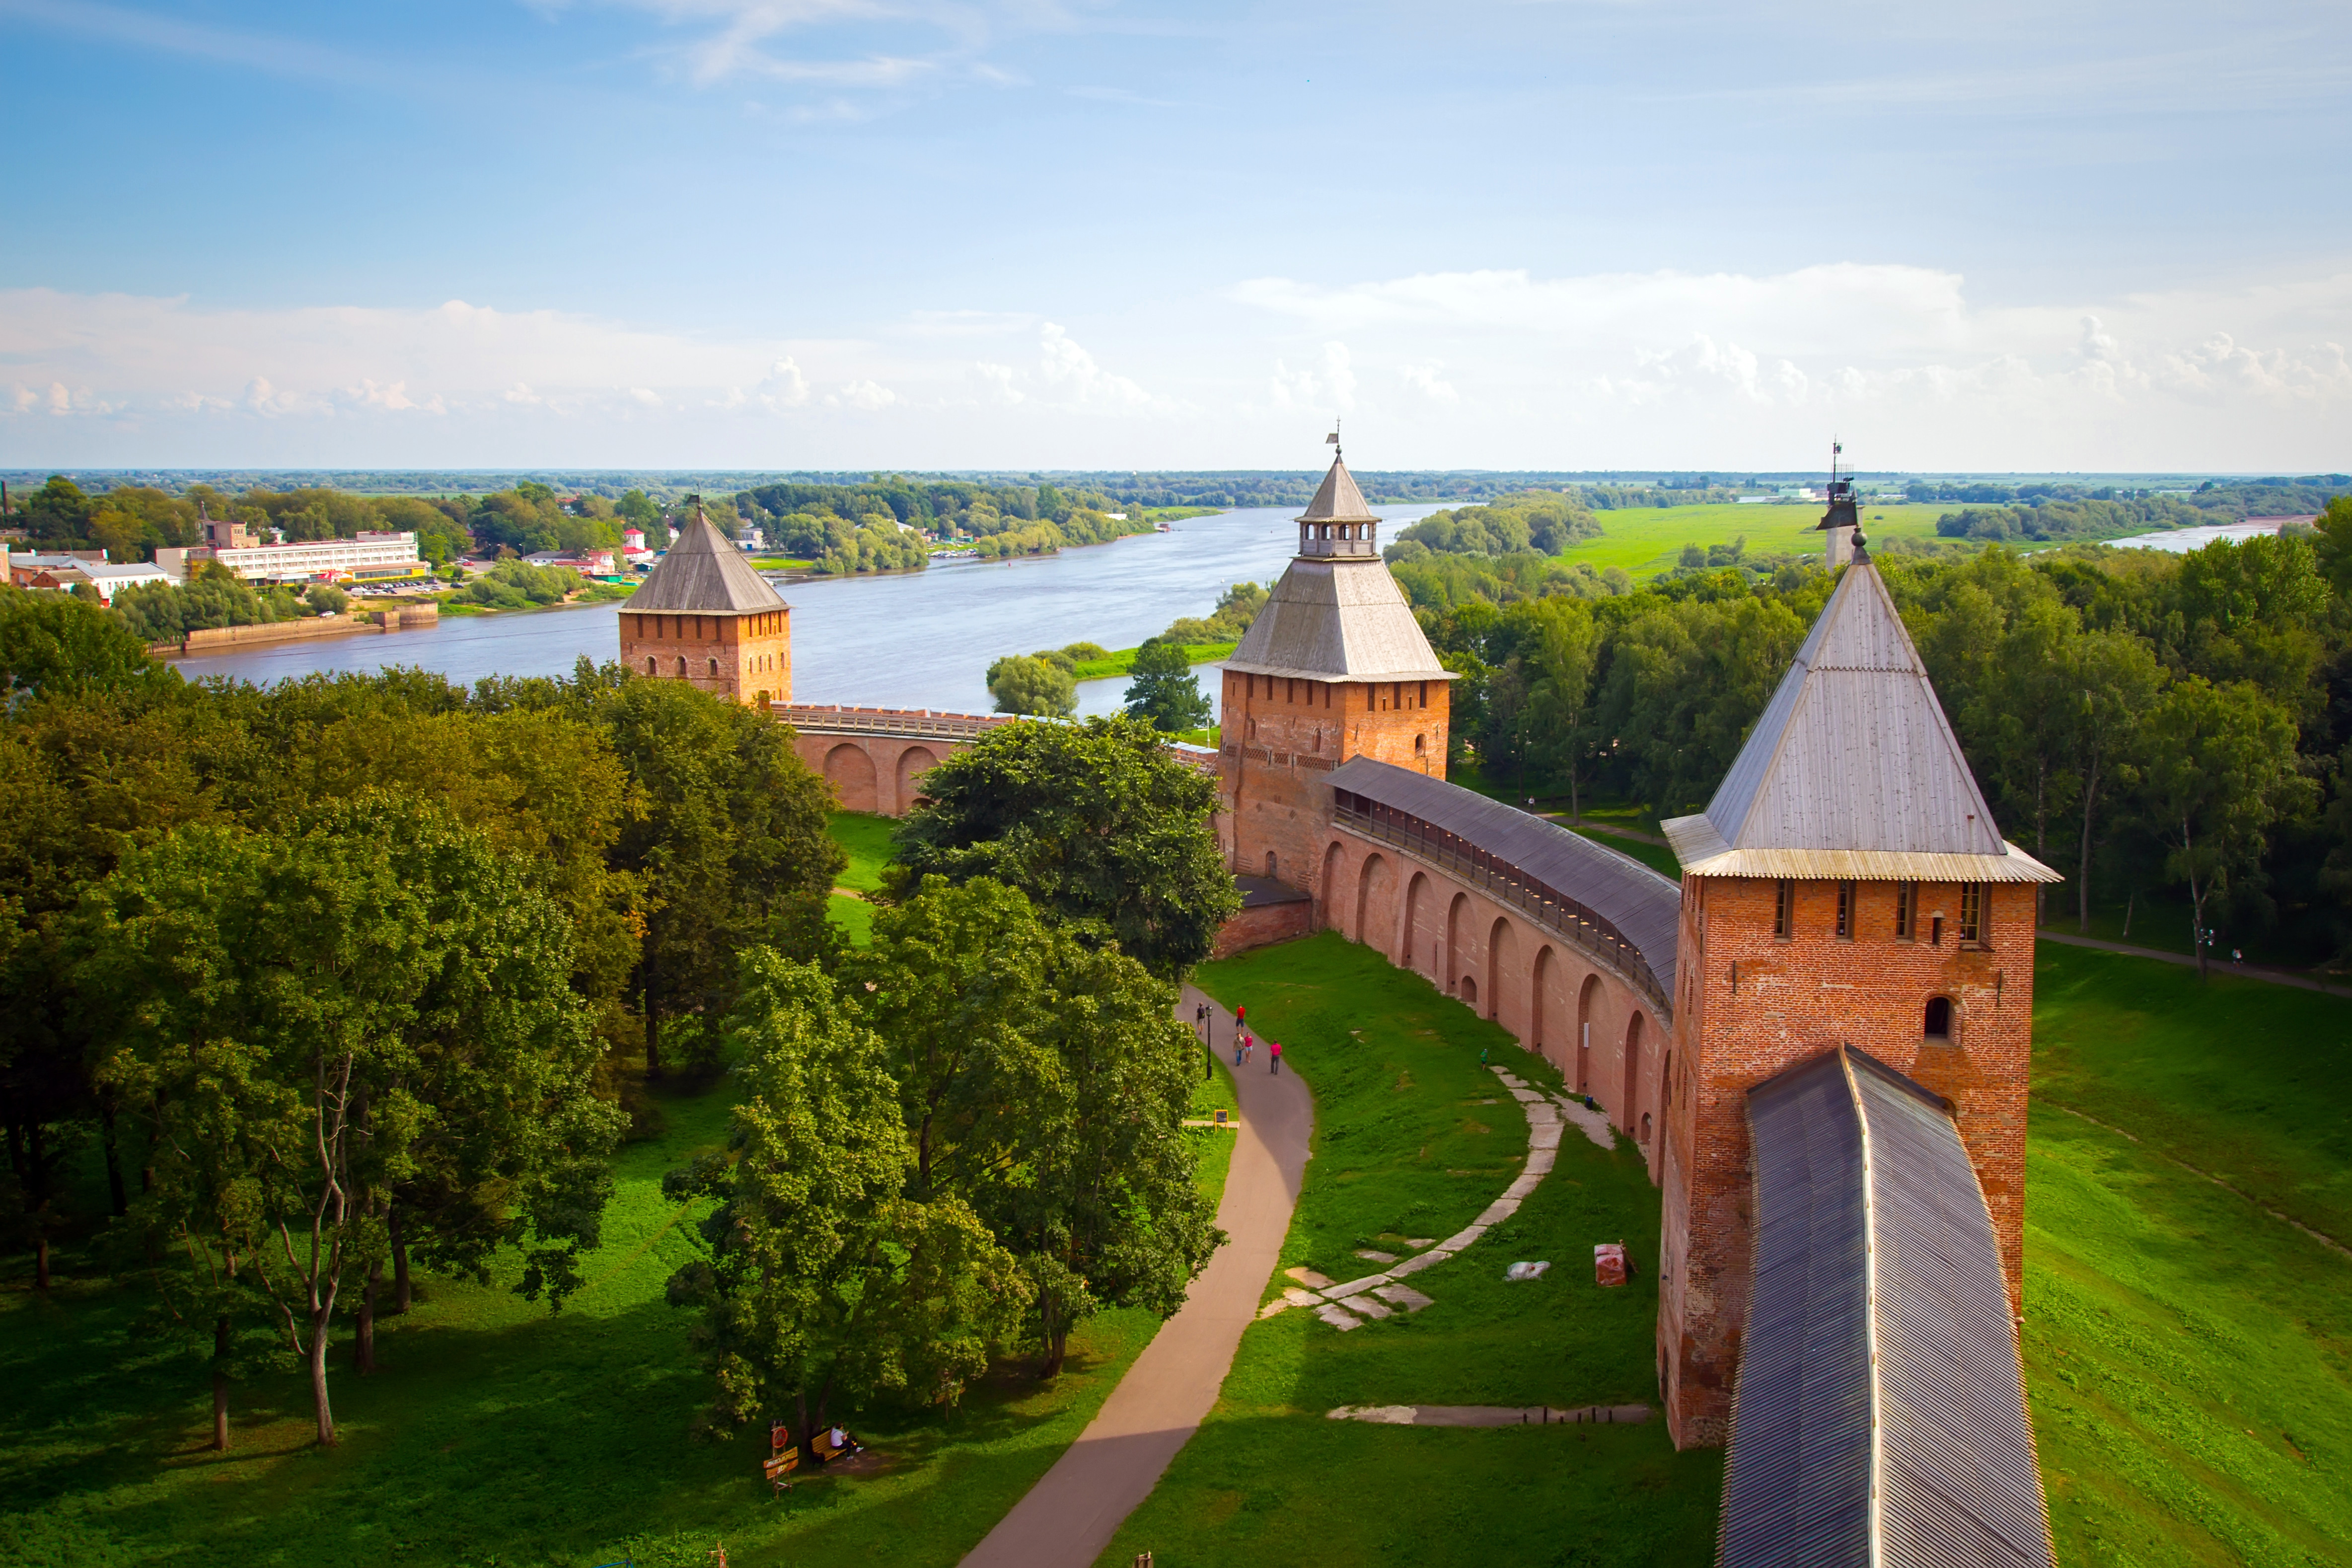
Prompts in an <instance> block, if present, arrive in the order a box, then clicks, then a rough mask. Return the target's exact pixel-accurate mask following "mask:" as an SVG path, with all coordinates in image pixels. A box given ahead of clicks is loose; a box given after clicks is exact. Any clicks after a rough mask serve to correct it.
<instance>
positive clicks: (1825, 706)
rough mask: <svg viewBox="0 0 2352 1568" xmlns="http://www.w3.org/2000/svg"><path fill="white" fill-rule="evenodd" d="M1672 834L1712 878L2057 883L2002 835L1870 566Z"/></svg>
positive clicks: (1839, 597) (1690, 864) (1832, 605)
mask: <svg viewBox="0 0 2352 1568" xmlns="http://www.w3.org/2000/svg"><path fill="white" fill-rule="evenodd" d="M1664 826H1665V831H1666V838H1667V841H1668V842H1669V843H1671V844H1672V845H1673V846H1674V847H1675V855H1676V856H1677V857H1678V858H1680V859H1681V860H1682V863H1683V868H1684V869H1685V870H1686V871H1692V872H1696V873H1697V874H1699V875H1701V876H1752V877H1851V878H1858V879H1860V878H1876V879H1902V878H1918V879H1927V880H1939V881H1940V880H1951V881H2056V880H2058V874H2057V873H2056V872H2054V871H2052V870H2051V869H2050V868H2047V867H2045V866H2043V865H2042V863H2041V862H2040V861H2038V860H2036V859H2034V858H2032V856H2030V855H2028V854H2026V853H2025V852H2024V851H2023V850H2021V849H2020V848H2018V847H2016V846H2015V845H2013V844H2010V843H2007V842H2006V841H2004V840H2003V839H2002V837H2001V836H2000V829H1999V828H1998V827H1997V826H1994V823H1993V817H1992V808H1991V807H1990V806H1989V805H1986V804H1985V798H1984V795H1983V793H1982V792H1981V791H1979V789H1978V788H1977V781H1976V777H1975V775H1974V774H1973V773H1970V772H1969V764H1968V759H1967V758H1965V757H1964V756H1962V755H1961V754H1960V743H1959V742H1958V739H1957V738H1956V737H1955V736H1954V735H1953V733H1952V727H1951V725H1950V723H1948V721H1946V720H1945V717H1944V709H1943V705H1942V704H1941V703H1939V702H1938V701H1937V700H1936V691H1935V688H1934V687H1933V686H1932V685H1931V684H1930V683H1929V682H1928V679H1927V668H1926V667H1925V666H1924V665H1922V664H1921V663H1920V662H1919V655H1918V652H1917V650H1916V649H1915V648H1914V647H1912V646H1911V637H1910V634H1909V633H1907V632H1906V631H1905V630H1904V629H1903V618H1902V616H1899V615H1897V614H1896V613H1895V604H1894V601H1893V600H1892V599H1890V598H1889V597H1888V596H1887V593H1886V584H1885V582H1884V581H1882V580H1881V579H1880V577H1879V575H1878V569H1877V568H1876V567H1875V566H1874V565H1872V564H1870V563H1868V562H1866V561H1863V562H1857V563H1855V564H1854V565H1853V566H1852V567H1850V568H1849V569H1848V570H1847V572H1846V574H1845V578H1844V580H1843V582H1841V583H1840V584H1838V587H1837V592H1836V593H1834V594H1832V595H1830V602H1829V605H1828V606H1827V607H1826V608H1825V609H1823V610H1822V616H1821V619H1820V620H1818V621H1816V622H1814V623H1813V629H1812V633H1811V636H1809V637H1806V638H1805V642H1804V646H1803V647H1801V648H1800V649H1799V650H1798V652H1797V658H1796V661H1795V662H1794V663H1793V664H1791V665H1790V667H1789V672H1788V674H1787V675H1786V676H1784V677H1783V678H1782V679H1781V681H1780V689H1778V690H1776V691H1774V692H1773V694H1772V700H1771V701H1770V702H1769V703H1768V704H1767V705H1766V707H1765V709H1764V715H1763V717H1762V718H1761V719H1759V720H1758V721H1757V723H1756V729H1755V731H1754V732H1753V733H1751V734H1750V735H1749V736H1748V742H1747V744H1745V745H1744V746H1742V747H1741V748H1740V749H1739V755H1738V758H1737V759H1736V760H1734V761H1733V763H1732V764H1731V771H1730V772H1729V773H1726V774H1725V775H1724V779H1723V783H1722V784H1720V785H1719V786H1718V787H1717V790H1716V792H1715V798H1714V799H1713V800H1711V801H1709V802H1708V803H1707V807H1706V811H1705V812H1704V813H1702V814H1700V815H1699V816H1684V817H1676V818H1675V819H1674V820H1673V821H1671V822H1668V823H1666V824H1665V825H1664Z"/></svg>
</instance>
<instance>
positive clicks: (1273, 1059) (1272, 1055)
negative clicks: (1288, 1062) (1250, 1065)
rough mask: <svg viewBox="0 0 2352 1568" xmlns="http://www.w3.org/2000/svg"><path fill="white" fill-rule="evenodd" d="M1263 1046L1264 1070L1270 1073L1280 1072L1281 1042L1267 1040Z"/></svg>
mask: <svg viewBox="0 0 2352 1568" xmlns="http://www.w3.org/2000/svg"><path fill="white" fill-rule="evenodd" d="M1265 1044H1266V1052H1265V1070H1266V1071H1268V1072H1272V1073H1278V1072H1280V1071H1281V1070H1282V1042H1281V1041H1280V1040H1268V1041H1267V1042H1266V1043H1265Z"/></svg>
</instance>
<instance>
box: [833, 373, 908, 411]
mask: <svg viewBox="0 0 2352 1568" xmlns="http://www.w3.org/2000/svg"><path fill="white" fill-rule="evenodd" d="M825 402H826V403H827V404H828V405H833V406H835V407H839V406H847V407H850V408H855V409H858V410H860V411H861V412H863V413H866V414H878V413H879V412H881V411H882V410H883V409H885V408H887V407H889V406H890V405H892V404H894V403H896V402H898V394H897V393H895V392H893V391H891V390H890V389H889V388H888V387H887V386H884V385H883V384H881V383H879V382H877V381H853V382H851V383H850V384H848V385H847V386H845V387H843V388H842V389H841V390H840V392H838V393H835V394H831V395H827V396H826V398H825Z"/></svg>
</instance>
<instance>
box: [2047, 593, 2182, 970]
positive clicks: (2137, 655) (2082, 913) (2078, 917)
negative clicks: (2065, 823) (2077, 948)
mask: <svg viewBox="0 0 2352 1568" xmlns="http://www.w3.org/2000/svg"><path fill="white" fill-rule="evenodd" d="M2163 682H2164V669H2163V667H2162V666H2160V665H2158V663H2157V662H2156V655H2155V653H2154V652H2153V651H2152V650H2151V649H2150V648H2149V647H2148V646H2147V644H2146V643H2144V642H2142V641H2141V640H2140V639H2139V638H2137V637H2131V636H2129V635H2127V634H2126V633H2122V632H2086V633H2084V634H2083V635H2082V636H2081V637H2076V638H2074V640H2073V641H2072V642H2071V643H2069V644H2068V646H2067V648H2066V668H2065V684H2064V689H2063V692H2062V693H2061V694H2060V698H2059V700H2060V702H2061V707H2060V710H2059V720H2060V722H2061V724H2062V725H2063V733H2064V736H2065V742H2066V746H2067V752H2068V764H2069V766H2070V768H2071V769H2072V771H2073V773H2074V778H2075V780H2076V783H2077V787H2078V792H2079V795H2080V797H2081V801H2082V815H2083V829H2082V836H2081V841H2080V845H2079V859H2078V862H2077V865H2076V868H2075V873H2074V876H2075V881H2074V899H2075V928H2074V929H2075V930H2076V931H2084V932H2087V931H2089V930H2090V929H2091V849H2092V846H2093V845H2094V843H2095V841H2096V833H2097V825H2098V821H2099V811H2100V809H2101V807H2102V806H2104V805H2106V803H2107V802H2108V801H2109V800H2110V799H2112V798H2113V790H2112V789H2110V788H2109V787H2108V786H2110V785H2111V784H2112V785H2115V786H2120V787H2122V788H2124V789H2128V788H2130V787H2131V786H2132V785H2134V784H2137V782H2138V779H2139V768H2140V766H2141V765H2142V763H2144V762H2145V760H2146V757H2147V749H2146V746H2145V744H2144V735H2143V730H2142V721H2143V718H2144V716H2145V715H2146V714H2147V711H2148V710H2149V709H2150V708H2151V707H2153V706H2154V705H2155V702H2156V696H2157V691H2158V688H2159V687H2161V686H2162V685H2163ZM2103 791H2105V793H2103Z"/></svg>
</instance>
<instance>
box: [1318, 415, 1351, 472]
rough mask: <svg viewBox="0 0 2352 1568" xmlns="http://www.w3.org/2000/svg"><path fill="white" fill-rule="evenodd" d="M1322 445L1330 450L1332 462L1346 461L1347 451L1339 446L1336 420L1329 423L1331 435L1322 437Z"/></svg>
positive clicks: (1337, 422)
mask: <svg viewBox="0 0 2352 1568" xmlns="http://www.w3.org/2000/svg"><path fill="white" fill-rule="evenodd" d="M1323 444H1324V445H1325V446H1327V447H1330V448H1331V458H1332V460H1333V461H1334V462H1345V461H1346V460H1347V451H1346V449H1345V448H1344V447H1341V446H1340V445H1339V420H1338V419H1336V418H1335V419H1333V420H1332V421H1331V434H1329V435H1328V436H1326V437H1323Z"/></svg>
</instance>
